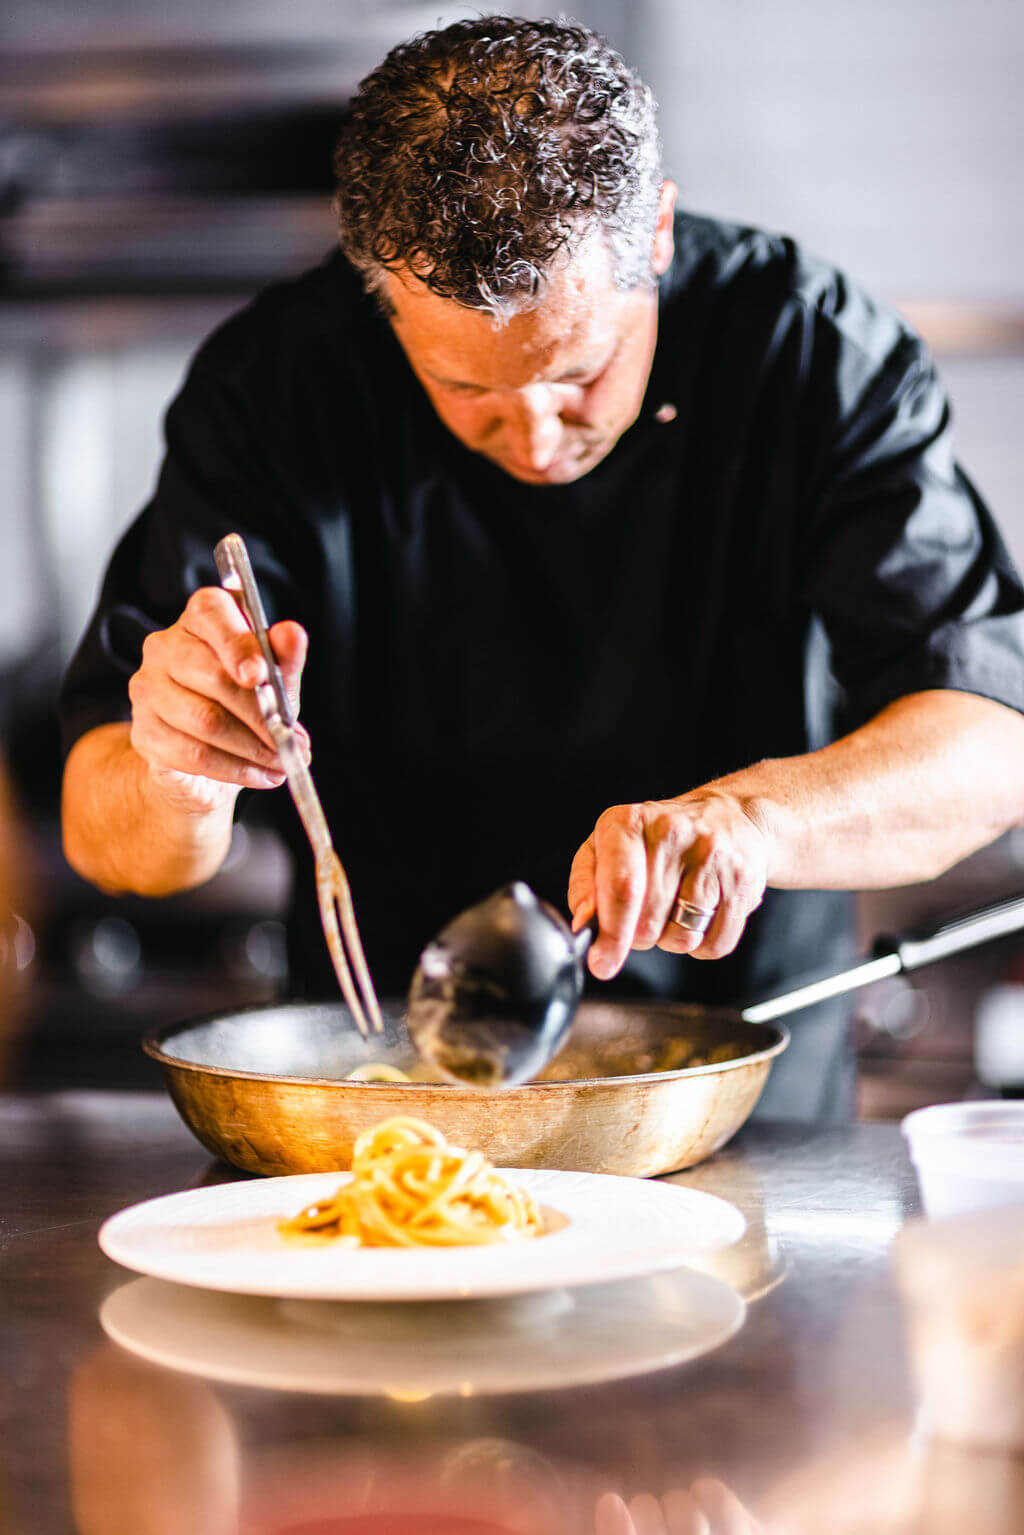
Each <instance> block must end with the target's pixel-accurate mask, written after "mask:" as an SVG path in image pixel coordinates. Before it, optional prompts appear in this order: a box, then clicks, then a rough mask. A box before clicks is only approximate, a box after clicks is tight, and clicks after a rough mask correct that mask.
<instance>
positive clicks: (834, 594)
mask: <svg viewBox="0 0 1024 1535" xmlns="http://www.w3.org/2000/svg"><path fill="white" fill-rule="evenodd" d="M336 170H337V186H338V192H337V199H336V206H337V211H338V217H339V227H340V245H341V248H340V250H338V251H335V252H334V253H332V254H330V255H329V256H328V257H327V259H326V260H325V261H324V263H323V264H322V265H321V266H319V267H318V268H316V269H315V270H314V271H311V272H309V273H307V274H305V275H303V276H300V277H298V278H297V279H296V280H294V281H290V282H286V283H282V284H280V285H278V286H276V287H273V288H271V289H270V290H269V291H267V292H265V293H263V294H262V295H261V296H260V297H258V298H257V299H256V300H255V302H253V303H252V304H250V305H249V306H248V307H247V308H246V309H244V310H243V311H242V312H241V313H240V314H238V315H236V316H235V317H234V318H232V319H231V320H229V321H228V322H227V323H226V324H225V325H224V326H222V327H221V329H219V330H218V331H217V332H216V333H215V334H214V335H213V336H212V337H211V338H210V339H209V340H208V341H207V342H206V343H205V345H204V346H202V348H201V349H200V350H199V352H198V355H197V356H196V358H195V360H194V362H193V364H192V366H191V369H190V371H189V374H188V377H187V379H186V382H185V384H184V387H183V389H182V391H181V393H180V394H179V396H178V398H177V399H176V400H175V402H174V403H173V404H172V406H171V408H170V410H169V413H168V416H167V427H166V431H167V453H166V458H165V460H164V464H163V468H162V470H161V473H160V477H159V482H158V484H157V487H156V491H155V494H154V496H153V499H152V500H151V501H150V503H149V505H148V506H147V507H146V508H145V510H144V511H143V512H142V513H141V515H140V516H139V518H138V519H137V521H135V523H134V524H133V525H132V526H131V527H130V528H129V530H128V532H127V533H126V534H125V536H124V537H123V539H122V540H121V542H120V544H119V546H118V547H117V549H116V551H115V552H114V555H113V557H112V560H111V563H110V566H109V569H108V572H107V575H106V579H105V582H104V585H103V588H102V592H101V595H100V598H99V603H98V606H97V609H96V612H95V614H94V616H93V618H92V621H91V623H90V625H89V627H88V630H87V632H86V634H85V637H84V639H83V640H82V643H81V646H80V648H79V650H78V653H77V655H76V656H75V658H74V660H73V662H72V665H71V668H70V671H69V673H68V676H67V679H66V684H65V689H64V694H63V701H62V709H63V720H64V728H65V733H66V744H67V748H68V755H67V765H66V771H65V780H64V834H65V846H66V850H67V855H68V857H69V859H70V861H71V862H72V864H73V865H74V867H75V868H76V869H77V870H79V871H80V872H81V873H82V874H83V875H85V876H86V877H87V878H89V879H91V880H93V881H95V882H96V883H97V884H98V885H100V886H102V887H103V888H105V889H106V890H109V891H134V892H139V893H142V894H147V895H153V896H159V895H163V894H167V893H170V892H173V891H179V890H182V889H186V888H188V887H191V886H194V885H197V884H199V883H200V882H202V881H204V880H206V879H208V878H209V877H210V876H211V875H213V874H214V873H215V872H216V871H217V869H218V868H219V867H220V865H221V863H222V862H223V860H224V857H225V855H226V853H227V850H228V845H229V840H230V836H231V827H232V819H233V816H234V814H235V810H236V807H237V804H238V802H239V796H240V795H241V794H242V793H243V791H247V792H248V793H249V797H250V798H252V799H256V800H258V801H261V802H262V804H263V805H264V806H265V807H267V811H268V813H269V814H270V815H271V816H272V818H273V819H274V820H275V821H276V823H277V824H278V825H279V826H280V828H281V830H282V832H283V834H284V835H285V837H286V838H288V839H289V841H290V842H291V843H292V844H293V845H294V853H295V867H296V879H295V888H294V894H293V900H292V912H291V921H290V944H291V977H292V986H293V989H295V990H296V991H303V992H305V993H306V994H310V995H315V994H317V993H327V994H336V986H335V984H334V982H333V975H332V972H331V969H330V964H329V960H328V957H327V954H326V950H325V947H324V944H323V939H322V935H321V934H320V931H319V923H318V917H317V910H316V902H315V892H314V888H313V880H312V865H311V859H310V855H309V850H308V847H306V846H305V845H303V841H302V833H301V828H300V827H299V824H298V820H297V817H296V816H295V814H294V811H293V808H292V806H291V804H290V802H289V800H288V797H287V794H286V793H281V792H272V791H275V790H279V789H280V785H281V783H282V781H283V776H282V773H281V766H280V763H279V761H278V759H277V757H276V755H275V752H274V748H273V745H272V743H271V741H270V738H269V736H268V733H267V730H266V727H265V726H264V724H263V723H262V721H261V719H260V715H259V712H258V710H257V707H256V700H255V695H254V691H253V690H254V688H255V686H256V684H257V683H258V682H259V681H260V679H261V677H262V676H263V675H264V667H263V662H262V660H261V658H260V656H259V652H258V650H257V648H256V645H255V642H254V640H253V638H252V636H251V635H250V634H249V632H248V631H247V629H246V627H245V625H244V622H243V620H242V618H241V617H240V615H239V613H238V611H237V609H236V607H235V605H234V603H233V601H232V599H231V598H230V597H229V596H228V594H227V593H226V592H224V591H223V590H221V589H220V588H219V587H218V586H217V585H216V584H215V582H216V574H215V570H214V564H213V548H214V545H215V544H216V542H217V540H218V539H219V538H220V537H222V535H223V534H225V533H227V532H229V531H232V530H235V531H238V532H241V533H242V534H243V535H244V537H245V538H246V540H247V542H248V545H249V548H250V552H251V553H252V555H253V558H254V563H255V566H256V571H257V577H258V580H259V582H260V585H261V588H262V590H263V593H264V597H265V600H266V602H267V605H268V608H269V609H270V612H271V617H272V618H273V619H274V620H276V621H275V623H274V627H273V628H272V631H271V634H272V641H273V644H274V648H275V651H276V653H277V655H278V657H279V659H280V662H281V666H282V669H283V671H284V674H285V677H286V680H287V685H288V687H289V688H290V689H291V691H292V694H293V696H294V698H295V699H296V700H298V699H299V694H300V689H301V709H302V719H303V722H304V724H305V726H306V729H307V731H308V737H309V739H310V740H311V742H312V747H313V751H314V755H315V760H314V772H315V777H316V781H317V784H318V787H319V789H320V792H321V795H322V798H323V801H324V805H325V810H326V812H327V816H328V820H329V822H330V825H331V827H332V830H333V833H334V838H335V842H336V844H337V846H338V848H339V850H340V852H341V855H342V857H343V860H344V862H345V864H346V867H347V869H348V873H349V877H350V880H351V884H352V889H353V894H354V898H355V904H356V910H357V915H358V919H359V924H360V928H361V932H362V936H363V940H364V944H365V947H366V951H367V956H368V959H369V962H370V966H371V969H372V971H373V973H374V977H375V979H376V982H377V986H378V990H379V991H381V993H382V994H385V995H388V994H390V995H401V994H402V993H404V991H405V989H406V987H407V985H408V981H409V978H410V975H411V972H412V969H413V966H414V963H415V960H416V957H417V955H418V953H419V950H420V949H421V947H422V946H423V944H424V942H425V941H426V940H427V939H428V938H429V937H430V936H431V935H432V934H433V933H434V932H436V931H437V930H438V929H439V928H440V927H441V926H443V924H444V923H445V922H446V921H448V920H449V919H450V918H451V917H452V916H453V915H454V914H455V913H456V912H457V911H459V910H460V909H462V908H463V907H465V906H467V905H469V904H472V903H473V902H475V901H476V900H478V899H480V898H481V897H482V896H484V895H486V894H487V893H489V892H490V891H491V890H492V889H493V888H494V887H496V886H498V885H500V884H502V883H503V882H505V881H507V880H510V879H514V878H519V879H525V880H527V881H528V882H529V883H530V884H532V885H533V887H534V889H535V890H537V892H538V893H539V894H540V895H542V896H544V897H546V898H547V899H548V900H550V901H552V902H553V903H555V904H556V905H558V906H560V907H564V906H565V904H566V886H567V880H568V906H569V909H570V911H571V912H572V914H573V917H574V920H575V921H576V923H577V925H578V924H579V923H581V922H582V921H584V920H585V919H586V918H587V917H588V916H589V915H590V914H591V913H592V912H594V911H595V910H596V913H597V915H598V918H599V922H600V930H601V931H600V937H599V938H598V940H597V941H596V943H595V944H594V945H593V947H592V949H591V951H590V959H589V964H590V969H591V971H592V973H593V976H594V977H596V978H598V979H600V980H602V981H604V982H607V983H609V984H610V985H611V986H612V987H613V989H618V990H619V991H623V992H629V993H631V994H633V995H638V994H639V995H645V996H649V997H677V998H686V999H691V1000H695V1001H701V1002H745V1001H749V1000H752V999H753V998H754V997H755V996H757V995H763V994H768V993H770V992H771V991H773V990H776V989H778V990H781V989H783V988H784V986H785V984H786V983H787V981H790V980H792V979H793V978H795V977H796V976H799V975H800V974H802V973H803V972H806V971H808V970H811V969H814V968H817V967H820V966H822V965H824V964H826V963H829V962H834V961H838V960H839V959H840V958H841V957H843V956H844V955H845V954H846V953H848V952H849V951H850V948H851V937H850V920H849V909H850V896H849V894H848V892H850V891H853V890H858V889H865V888H869V887H880V886H886V885H902V884H906V883H908V882H911V881H916V880H922V879H929V878H931V877H933V876H935V875H937V874H939V873H940V872H941V871H942V870H944V869H946V868H948V867H949V866H950V865H951V864H953V863H955V862H956V861H957V860H958V859H960V858H962V857H964V856H965V855H966V854H968V853H970V852H971V851H973V850H974V849H976V848H978V847H980V846H982V845H983V844H985V843H987V842H988V841H990V840H991V839H992V838H994V837H995V836H997V835H998V834H999V833H1000V832H1002V831H1003V830H1004V829H1005V828H1007V827H1008V826H1010V825H1012V824H1014V823H1015V822H1017V821H1018V820H1020V819H1021V818H1022V816H1024V720H1022V718H1021V712H1022V711H1024V590H1022V585H1021V581H1020V579H1019V577H1018V575H1017V573H1016V572H1015V570H1014V568H1013V566H1012V564H1011V561H1010V559H1009V557H1008V555H1007V552H1006V549H1005V547H1004V545H1003V542H1002V540H1001V538H1000V535H999V533H998V531H997V529H996V527H995V525H994V523H993V521H992V518H991V516H990V514H989V512H988V510H987V509H986V507H985V505H984V504H983V502H982V500H981V499H980V497H979V496H978V494H977V492H976V491H975V489H974V487H973V486H972V485H971V483H970V482H969V480H968V479H967V478H966V477H965V475H964V474H963V473H962V472H961V470H960V468H959V467H958V465H957V463H956V461H955V459H954V454H953V445H952V439H951V425H950V408H949V404H948V402H947V399H946V396H945V394H944V392H943V389H942V386H941V384H940V382H939V380H938V378H937V377H936V374H935V371H934V369H933V367H932V364H931V362H930V360H929V357H928V355H927V353H926V351H925V349H924V347H923V346H922V344H921V342H920V341H919V340H918V338H917V337H916V336H915V335H914V334H913V332H912V331H911V330H910V329H909V328H908V326H907V325H906V324H905V323H904V322H903V321H902V320H901V319H900V318H899V316H898V315H896V314H894V313H892V312H891V311H889V310H887V309H886V308H884V307H882V306H881V305H879V304H876V303H874V302H872V300H871V299H870V298H868V297H867V296H866V295H865V294H863V293H862V292H860V291H859V290H858V289H857V288H856V287H855V286H854V285H853V284H852V283H851V282H850V281H849V280H848V279H847V278H846V277H845V276H843V275H842V274H840V273H839V272H838V271H836V270H834V269H833V268H831V267H829V266H827V265H825V264H823V263H822V262H821V261H818V260H816V259H814V258H813V257H811V256H810V255H808V254H807V253H805V252H804V251H803V250H802V249H800V247H799V246H797V245H796V244H794V243H793V241H791V240H789V239H785V238H782V237H781V236H778V235H774V234H770V233H766V232H764V231H761V230H757V229H750V228H740V227H737V226H734V225H729V224H725V223H721V222H718V221H715V220H712V219H708V218H704V217H701V216H699V215H697V214H695V213H692V212H689V211H685V210H680V209H678V208H677V205H676V188H675V187H674V186H673V184H672V183H671V182H670V181H668V180H666V179H665V177H664V175H663V171H662V166H661V158H660V150H659V144H658V136H657V128H656V123H655V110H654V103H653V100H652V98H651V95H650V92H649V91H648V89H647V88H646V87H645V86H644V85H643V83H642V82H641V81H640V80H638V79H637V78H636V76H635V75H634V74H632V73H631V72H630V70H629V69H628V68H627V67H626V66H625V65H624V63H623V62H622V60H621V59H620V58H619V57H618V55H616V54H615V53H614V52H613V51H612V50H611V49H610V48H609V46H608V45H607V44H606V43H605V42H604V41H603V40H601V39H600V38H598V37H597V36H595V35H593V34H592V33H590V32H588V31H586V30H584V29H583V28H580V27H576V26H570V25H567V24H563V23H560V22H558V23H556V22H550V21H545V22H533V21H520V20H515V19H510V18H508V17H505V16H489V17H485V18H483V19H477V20H472V21H466V22H460V23H457V24H455V25H453V26H450V27H447V28H445V29H444V30H441V31H436V32H430V33H426V34H424V35H422V36H420V37H417V38H414V39H413V40H412V41H411V42H409V43H407V44H404V45H402V46H400V47H398V48H396V49H394V50H393V51H392V52H391V53H390V54H389V55H388V57H387V58H386V59H385V60H384V62H383V63H382V64H381V65H380V66H379V67H378V68H377V69H376V70H374V71H373V72H372V73H371V74H370V75H369V76H368V77H367V78H366V79H365V80H364V81H363V83H362V85H361V86H360V87H359V90H358V92H357V94H356V97H355V99H354V102H353V105H352V110H351V113H350V115H349V118H348V120H347V122H346V125H345V127H344V129H343V132H342V136H341V140H340V143H339V146H338V150H337V160H336ZM251 791H256V793H255V795H253V794H252V793H251ZM267 791H270V792H267ZM711 961H713V963H709V962H711ZM613 978H614V979H613ZM851 1103H852V1074H851V1070H850V1061H849V1055H848V1051H847V1048H846V1044H845V1014H844V1010H843V1008H842V1006H841V1004H830V1005H827V1006H825V1007H823V1008H819V1009H817V1010H814V1011H810V1012H808V1013H807V1014H805V1015H803V1016H801V1017H798V1018H796V1019H795V1020H794V1043H793V1046H792V1047H791V1049H790V1051H789V1052H788V1053H787V1055H786V1056H784V1057H783V1058H782V1059H781V1061H780V1063H779V1064H778V1065H777V1068H776V1071H775V1072H774V1073H773V1077H772V1080H771V1082H770V1083H769V1087H768V1091H767V1094H766V1098H765V1100H764V1109H765V1112H767V1113H772V1114H786V1115H793V1116H795V1117H799V1118H803V1119H810V1120H817V1121H819V1122H829V1121H836V1120H839V1119H841V1118H843V1117H844V1116H845V1115H847V1114H848V1113H849V1112H850V1108H851Z"/></svg>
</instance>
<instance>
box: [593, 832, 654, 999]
mask: <svg viewBox="0 0 1024 1535" xmlns="http://www.w3.org/2000/svg"><path fill="white" fill-rule="evenodd" d="M594 851H595V854H596V875H595V893H596V896H597V918H598V923H599V925H600V933H599V934H598V936H597V938H596V939H595V941H594V942H593V944H591V947H590V953H589V956H588V963H589V965H590V970H591V973H592V974H593V975H596V976H597V978H598V979H599V980H603V981H607V980H610V979H611V977H612V976H613V975H616V974H617V973H618V971H619V970H621V969H622V966H623V964H624V963H625V960H626V956H627V954H628V953H629V951H630V949H631V948H632V946H633V938H634V935H635V933H636V924H637V918H638V917H639V915H640V911H641V908H642V906H643V902H644V895H645V893H646V890H647V847H646V844H645V842H644V836H643V807H642V806H641V805H616V806H615V807H614V808H613V809H611V810H606V811H605V813H604V815H602V816H601V818H600V820H599V821H598V823H597V825H596V826H595V827H594Z"/></svg>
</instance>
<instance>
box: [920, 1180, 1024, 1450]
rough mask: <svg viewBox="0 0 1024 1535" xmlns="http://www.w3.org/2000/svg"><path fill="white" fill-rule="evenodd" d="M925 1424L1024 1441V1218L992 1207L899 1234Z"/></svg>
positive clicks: (952, 1432) (928, 1430)
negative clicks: (1011, 1217) (1010, 1218)
mask: <svg viewBox="0 0 1024 1535" xmlns="http://www.w3.org/2000/svg"><path fill="white" fill-rule="evenodd" d="M893 1260H894V1263H895V1269H896V1275H897V1279H898V1283H899V1288H900V1292H901V1295H902V1297H903V1309H904V1316H905V1319H906V1333H907V1344H908V1353H909V1359H910V1366H911V1373H912V1375H913V1379H914V1385H915V1389H916V1395H917V1402H918V1429H919V1431H920V1432H921V1433H922V1434H924V1435H925V1436H926V1437H928V1438H936V1439H939V1440H946V1441H950V1442H952V1443H956V1444H962V1445H970V1446H974V1447H976V1448H984V1449H989V1450H1002V1451H1009V1452H1012V1453H1015V1454H1019V1453H1020V1452H1021V1451H1022V1450H1024V1220H1016V1219H1015V1220H1007V1218H1006V1215H1005V1212H1000V1211H998V1210H985V1211H981V1212H979V1213H975V1214H972V1215H957V1216H951V1217H949V1218H947V1219H945V1220H914V1221H910V1222H908V1223H907V1225H906V1226H904V1228H903V1230H902V1231H901V1232H900V1233H899V1234H898V1236H897V1237H896V1240H895V1242H894V1243H893Z"/></svg>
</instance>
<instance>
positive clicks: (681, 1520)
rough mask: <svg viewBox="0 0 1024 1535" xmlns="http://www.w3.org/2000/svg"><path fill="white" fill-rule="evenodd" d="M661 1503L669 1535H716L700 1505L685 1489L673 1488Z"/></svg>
mask: <svg viewBox="0 0 1024 1535" xmlns="http://www.w3.org/2000/svg"><path fill="white" fill-rule="evenodd" d="M661 1503H662V1508H663V1510H664V1514H665V1524H666V1527H667V1529H668V1535H715V1532H714V1531H713V1530H712V1528H711V1526H710V1524H708V1521H707V1519H706V1518H705V1517H704V1515H703V1513H702V1512H701V1509H700V1505H699V1504H698V1503H697V1502H696V1500H695V1499H694V1498H693V1497H692V1496H691V1494H690V1493H689V1492H687V1491H686V1489H685V1487H673V1488H672V1489H671V1490H670V1491H669V1492H667V1493H666V1494H665V1496H664V1497H663V1498H662V1500H661Z"/></svg>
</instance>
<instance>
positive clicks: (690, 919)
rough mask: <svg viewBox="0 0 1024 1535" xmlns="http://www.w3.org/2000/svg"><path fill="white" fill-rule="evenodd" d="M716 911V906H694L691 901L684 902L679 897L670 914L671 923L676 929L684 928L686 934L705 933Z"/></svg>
mask: <svg viewBox="0 0 1024 1535" xmlns="http://www.w3.org/2000/svg"><path fill="white" fill-rule="evenodd" d="M717 910H718V908H717V907H716V906H711V907H707V906H695V905H694V904H693V902H692V901H684V900H683V898H682V896H680V897H679V899H678V901H677V902H676V909H675V911H674V912H673V913H672V921H673V922H674V923H675V925H676V927H682V928H685V930H686V931H687V932H688V933H706V932H707V930H708V928H709V927H710V926H711V922H712V919H713V917H714V915H715V912H716V911H717Z"/></svg>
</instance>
